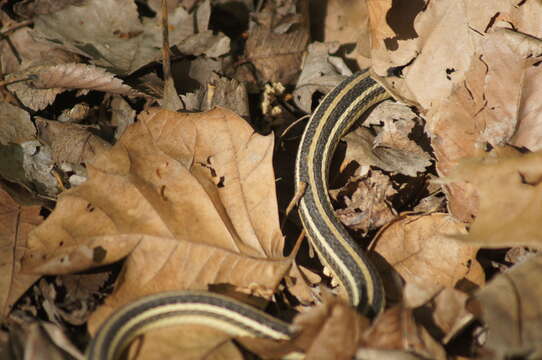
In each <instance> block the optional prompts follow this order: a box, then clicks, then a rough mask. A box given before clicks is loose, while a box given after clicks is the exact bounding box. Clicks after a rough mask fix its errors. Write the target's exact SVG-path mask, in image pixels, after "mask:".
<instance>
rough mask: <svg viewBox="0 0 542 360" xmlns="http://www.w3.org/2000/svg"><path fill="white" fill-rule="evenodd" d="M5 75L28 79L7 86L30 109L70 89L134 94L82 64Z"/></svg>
mask: <svg viewBox="0 0 542 360" xmlns="http://www.w3.org/2000/svg"><path fill="white" fill-rule="evenodd" d="M7 78H8V79H11V78H21V79H22V78H28V79H31V80H29V81H27V82H17V83H14V84H11V85H8V89H9V90H10V91H13V92H14V93H15V94H16V95H17V98H18V99H19V100H20V101H21V102H22V103H23V104H25V105H26V106H28V107H30V108H31V109H33V110H43V109H44V108H45V107H47V106H48V105H50V104H52V103H53V101H54V100H55V98H56V96H57V95H58V94H60V93H62V92H64V91H66V90H70V89H84V90H96V91H104V92H109V93H113V94H122V95H128V96H135V95H137V94H138V92H137V91H136V90H134V89H132V88H131V87H129V86H128V85H126V84H124V83H123V82H122V80H120V79H118V78H116V77H115V76H114V75H113V74H111V73H108V72H107V71H105V70H104V69H101V68H98V67H96V66H93V65H86V64H75V63H69V64H58V65H37V66H33V67H29V68H27V69H25V70H24V71H21V72H19V73H14V74H10V76H9V77H7Z"/></svg>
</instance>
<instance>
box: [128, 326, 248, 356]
mask: <svg viewBox="0 0 542 360" xmlns="http://www.w3.org/2000/svg"><path fill="white" fill-rule="evenodd" d="M229 340H230V339H229V336H228V335H227V334H224V333H223V332H221V331H219V330H215V329H213V328H210V327H206V326H197V325H185V326H174V327H168V328H167V331H164V330H163V329H161V330H154V331H149V332H146V333H145V334H144V335H143V336H141V337H140V338H138V339H137V340H136V341H134V343H133V344H132V345H131V346H130V350H129V354H130V355H129V358H130V359H144V360H163V359H175V358H179V356H180V355H179V354H182V356H181V357H182V358H183V359H194V360H196V359H213V360H214V359H217V360H221V359H232V360H236V359H238V360H242V359H243V356H242V355H241V352H240V350H239V349H238V348H237V346H236V345H235V344H233V343H232V342H231V341H229ZM136 355H137V356H136Z"/></svg>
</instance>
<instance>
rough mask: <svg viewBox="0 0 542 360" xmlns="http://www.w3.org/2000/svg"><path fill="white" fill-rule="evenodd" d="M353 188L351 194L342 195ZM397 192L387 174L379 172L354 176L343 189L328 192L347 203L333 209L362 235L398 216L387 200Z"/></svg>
mask: <svg viewBox="0 0 542 360" xmlns="http://www.w3.org/2000/svg"><path fill="white" fill-rule="evenodd" d="M352 187H354V190H353V192H352V194H351V195H350V196H347V195H345V194H343V192H345V191H348V190H350V189H349V188H352ZM396 193H397V191H396V190H395V189H394V188H393V186H392V184H391V181H390V179H389V177H388V176H386V175H384V174H382V173H381V172H379V171H371V172H369V173H368V176H360V177H355V178H353V179H351V182H350V183H349V184H347V185H346V186H345V187H344V188H342V189H338V190H332V191H330V194H331V196H333V197H340V200H342V201H344V203H345V205H346V207H345V208H343V209H339V210H337V212H336V213H337V216H338V217H339V219H340V220H341V222H342V223H343V224H344V225H346V226H347V227H348V228H350V229H354V230H360V231H361V232H362V233H364V234H366V233H367V232H368V231H369V230H374V229H377V228H379V227H381V226H383V225H386V224H388V223H389V222H391V221H392V220H393V219H394V218H395V217H396V216H397V213H396V212H395V211H394V210H393V208H392V206H391V204H390V202H389V199H390V197H391V196H393V195H395V194H396Z"/></svg>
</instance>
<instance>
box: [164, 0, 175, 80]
mask: <svg viewBox="0 0 542 360" xmlns="http://www.w3.org/2000/svg"><path fill="white" fill-rule="evenodd" d="M168 23H169V20H168V13H167V1H166V0H162V39H163V40H162V41H163V43H162V69H163V70H164V80H166V81H167V80H168V79H171V64H170V58H169V30H168ZM171 81H173V79H171Z"/></svg>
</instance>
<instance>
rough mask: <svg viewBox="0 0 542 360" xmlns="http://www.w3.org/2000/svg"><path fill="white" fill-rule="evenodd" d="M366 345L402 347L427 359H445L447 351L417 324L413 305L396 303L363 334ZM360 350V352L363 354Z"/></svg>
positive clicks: (399, 348) (373, 346) (389, 347)
mask: <svg viewBox="0 0 542 360" xmlns="http://www.w3.org/2000/svg"><path fill="white" fill-rule="evenodd" d="M360 345H362V346H363V347H370V348H376V349H382V350H403V351H409V352H413V353H415V354H418V355H421V356H422V357H423V358H425V359H443V360H444V359H446V353H445V351H444V349H443V348H442V346H441V345H439V344H438V343H437V342H436V341H435V340H434V339H433V338H432V337H431V336H430V335H429V333H428V332H427V330H426V329H425V328H423V327H422V326H421V325H419V324H417V323H416V321H415V319H414V316H413V314H412V309H407V308H403V307H401V306H395V307H393V308H391V309H388V310H387V311H386V312H384V313H383V314H382V315H380V316H379V317H378V318H377V319H376V321H375V323H374V324H373V326H371V328H370V329H369V330H367V331H366V332H365V333H364V334H363V339H362V341H360ZM362 353H363V350H360V351H359V352H358V354H362Z"/></svg>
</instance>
